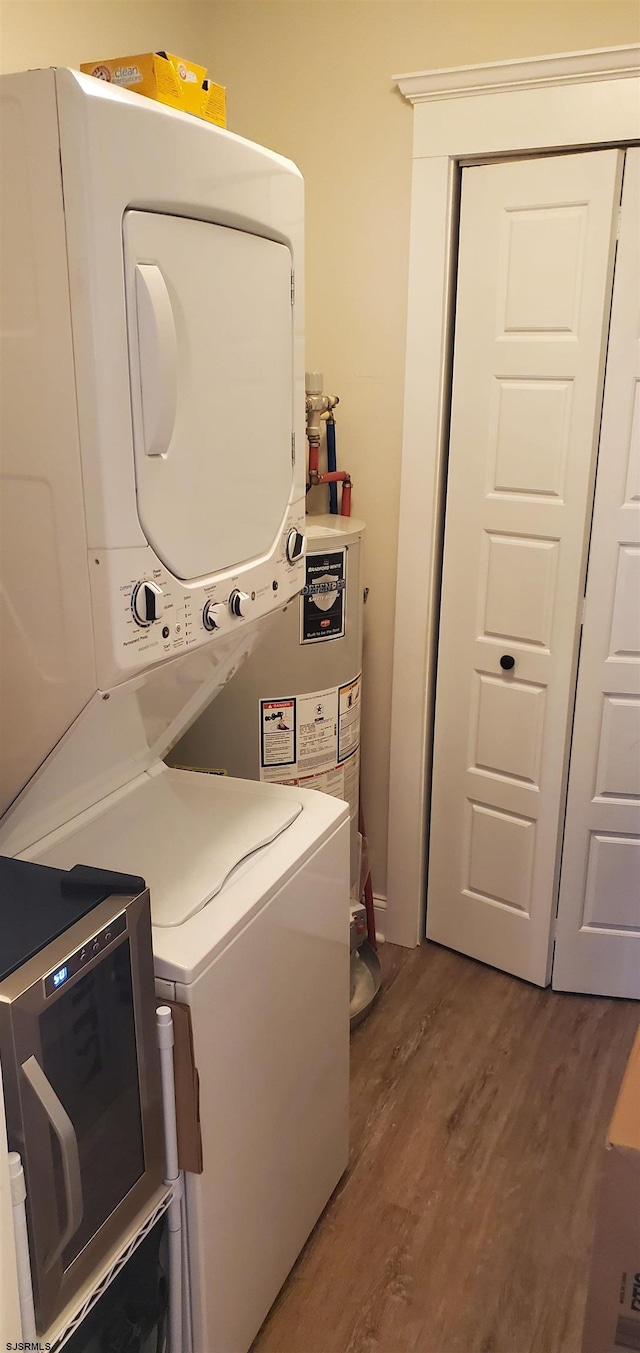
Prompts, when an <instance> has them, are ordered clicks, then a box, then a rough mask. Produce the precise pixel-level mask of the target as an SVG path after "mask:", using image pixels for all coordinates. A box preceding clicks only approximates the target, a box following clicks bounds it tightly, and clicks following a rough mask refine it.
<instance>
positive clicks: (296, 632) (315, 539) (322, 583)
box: [167, 515, 364, 897]
mask: <svg viewBox="0 0 640 1353" xmlns="http://www.w3.org/2000/svg"><path fill="white" fill-rule="evenodd" d="M363 531H364V523H363V522H361V521H357V520H356V519H355V518H353V517H339V516H331V515H323V516H313V517H307V521H306V535H307V556H306V565H305V586H304V588H303V591H302V593H301V594H300V596H298V597H296V598H295V599H294V600H293V601H292V602H290V604H289V605H288V606H287V607H286V608H285V610H284V611H282V613H281V614H280V615H279V616H277V617H276V619H275V621H274V623H273V625H272V626H271V628H270V629H269V630H268V632H267V634H266V635H265V637H264V639H263V640H262V641H261V643H260V644H258V646H257V648H256V649H255V650H254V652H253V654H252V655H251V657H249V658H248V659H247V660H246V662H245V663H244V664H243V665H242V667H241V668H240V669H239V671H238V672H236V674H235V676H233V677H232V679H231V681H229V682H228V684H227V685H226V686H225V687H223V689H222V690H221V692H220V694H219V695H218V696H217V697H216V699H215V700H214V701H213V702H212V704H210V705H209V707H208V709H206V710H205V711H204V713H203V714H201V716H200V718H199V719H198V720H197V722H196V723H195V724H194V725H193V727H192V728H190V729H189V731H188V732H187V733H186V734H185V736H184V737H183V738H182V739H181V740H180V742H179V743H177V745H176V746H175V747H174V749H173V751H172V753H171V756H170V757H169V758H167V759H168V760H169V761H170V762H171V764H172V765H180V766H187V767H190V768H193V769H199V770H209V771H214V772H218V773H223V774H224V773H226V774H227V775H233V776H236V777H238V778H240V779H249V780H268V781H272V782H274V781H275V782H278V783H280V784H299V785H300V786H301V787H302V788H305V789H316V790H322V791H323V792H324V793H326V794H332V795H333V796H334V797H335V798H340V799H345V800H346V801H347V803H348V804H349V807H350V812H351V891H352V896H354V897H357V895H358V891H359V870H360V863H359V854H360V853H359V838H358V796H359V786H360V703H361V696H362V675H361V674H362V604H363V588H362V579H361V566H360V548H361V541H362V535H363Z"/></svg>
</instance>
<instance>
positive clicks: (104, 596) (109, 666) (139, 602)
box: [89, 519, 304, 690]
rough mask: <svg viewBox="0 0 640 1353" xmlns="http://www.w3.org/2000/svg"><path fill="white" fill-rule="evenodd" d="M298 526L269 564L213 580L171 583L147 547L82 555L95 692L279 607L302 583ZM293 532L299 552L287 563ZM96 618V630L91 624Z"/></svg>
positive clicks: (288, 529)
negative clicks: (86, 558)
mask: <svg viewBox="0 0 640 1353" xmlns="http://www.w3.org/2000/svg"><path fill="white" fill-rule="evenodd" d="M303 526H304V519H302V520H301V521H300V522H299V523H298V524H297V525H295V526H293V527H292V525H291V522H290V520H288V521H287V524H286V528H285V530H284V532H283V534H282V538H281V540H280V542H279V545H278V548H277V549H276V551H274V553H273V554H272V555H271V556H270V558H269V559H266V560H264V561H263V562H262V563H257V564H256V563H252V564H250V565H248V566H247V567H246V569H239V570H238V569H237V570H235V571H234V572H232V573H229V574H227V575H222V577H221V576H220V575H218V576H217V577H216V578H215V579H213V580H210V579H207V578H200V579H197V580H196V581H194V582H184V581H182V580H181V579H180V578H175V577H174V576H173V574H171V573H170V572H169V571H168V569H167V568H165V566H164V565H163V564H162V563H161V562H160V560H159V559H158V558H157V556H156V555H155V553H154V551H153V550H152V549H151V548H150V547H148V546H147V547H146V548H145V547H143V548H142V549H137V548H134V549H129V550H104V551H102V552H101V551H99V550H98V551H92V552H91V554H90V555H89V567H90V576H91V590H92V594H93V603H94V604H93V612H94V617H95V643H96V662H97V669H98V673H97V674H98V685H99V688H100V689H101V690H107V689H108V688H109V687H110V686H113V685H116V684H118V683H119V682H120V681H122V680H124V679H126V678H127V677H129V676H132V675H133V674H134V673H135V672H138V671H144V670H146V669H147V668H148V667H151V666H153V665H154V664H156V663H159V662H162V661H165V660H166V659H167V658H172V657H174V656H175V657H177V656H179V655H180V654H181V653H183V652H185V651H186V650H188V649H192V648H196V647H199V646H201V645H203V644H209V643H212V642H215V639H216V636H217V635H219V634H227V633H229V631H230V630H237V629H239V628H240V627H241V626H242V625H243V624H247V623H251V622H252V621H255V620H259V619H260V618H261V617H262V616H265V615H268V614H270V613H271V612H272V611H273V610H274V609H276V608H277V607H278V606H279V605H282V606H285V605H286V603H287V602H288V601H290V599H291V597H293V596H295V594H296V592H298V591H299V590H300V588H301V587H302V586H303V583H304V566H303V557H304V537H303V535H302V529H303ZM292 530H295V532H296V534H297V535H299V537H300V539H301V540H302V542H303V545H302V547H301V549H300V551H299V553H298V554H297V555H296V557H295V558H294V559H290V558H289V554H290V549H289V548H288V545H289V539H290V536H291V533H292ZM99 618H100V619H101V622H102V623H99Z"/></svg>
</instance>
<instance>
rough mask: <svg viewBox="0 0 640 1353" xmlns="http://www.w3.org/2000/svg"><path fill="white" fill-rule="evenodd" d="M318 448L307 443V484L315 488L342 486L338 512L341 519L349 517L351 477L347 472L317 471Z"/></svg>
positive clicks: (312, 443)
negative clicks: (328, 485) (325, 485)
mask: <svg viewBox="0 0 640 1353" xmlns="http://www.w3.org/2000/svg"><path fill="white" fill-rule="evenodd" d="M319 449H320V448H319V447H318V446H317V445H316V443H315V442H309V482H310V484H312V485H313V487H314V488H315V487H316V485H317V484H342V501H341V503H340V512H341V514H342V516H343V517H350V516H351V476H350V474H349V473H348V471H347V470H325V471H324V472H323V473H322V474H320V472H319V470H318V454H319Z"/></svg>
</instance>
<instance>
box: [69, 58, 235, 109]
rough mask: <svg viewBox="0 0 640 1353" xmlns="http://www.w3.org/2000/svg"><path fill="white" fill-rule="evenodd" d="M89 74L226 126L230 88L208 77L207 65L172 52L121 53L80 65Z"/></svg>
mask: <svg viewBox="0 0 640 1353" xmlns="http://www.w3.org/2000/svg"><path fill="white" fill-rule="evenodd" d="M80 70H81V71H83V72H84V74H85V75H94V76H95V77H96V78H97V79H98V80H106V81H107V82H108V83H109V84H114V85H120V86H121V87H122V88H123V89H132V90H134V91H135V93H136V94H144V95H145V96H146V98H149V99H157V100H158V102H159V103H166V104H168V106H169V107H170V108H179V109H181V111H182V112H183V113H192V114H193V115H194V117H202V118H204V119H205V120H206V121H207V122H213V123H215V125H216V126H217V127H226V125H227V116H226V90H225V88H224V85H217V84H215V83H214V81H213V80H209V79H207V69H206V66H196V65H195V64H194V62H193V61H185V60H184V59H183V58H182V57H181V56H172V54H171V52H145V53H143V55H141V56H119V57H114V58H112V59H111V58H110V59H109V60H106V61H90V62H85V63H84V64H83V65H81V66H80Z"/></svg>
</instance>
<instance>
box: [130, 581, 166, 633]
mask: <svg viewBox="0 0 640 1353" xmlns="http://www.w3.org/2000/svg"><path fill="white" fill-rule="evenodd" d="M131 610H132V611H133V618H134V620H135V622H136V624H137V625H143V626H144V628H145V629H147V628H148V627H149V625H153V622H154V620H159V619H160V616H161V615H162V612H163V610H164V597H163V595H162V588H161V587H158V584H157V583H152V582H149V581H148V580H147V581H145V582H142V583H138V584H137V585H136V587H134V589H133V596H132V598H131Z"/></svg>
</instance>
